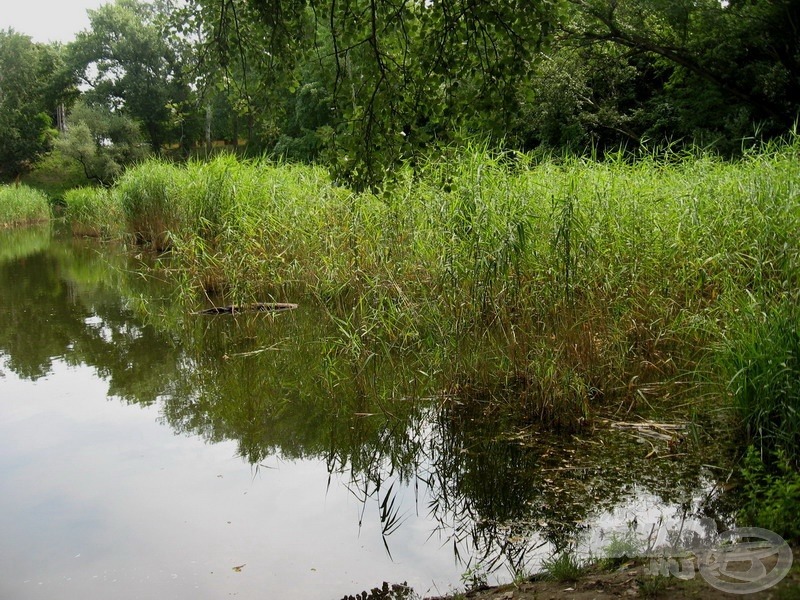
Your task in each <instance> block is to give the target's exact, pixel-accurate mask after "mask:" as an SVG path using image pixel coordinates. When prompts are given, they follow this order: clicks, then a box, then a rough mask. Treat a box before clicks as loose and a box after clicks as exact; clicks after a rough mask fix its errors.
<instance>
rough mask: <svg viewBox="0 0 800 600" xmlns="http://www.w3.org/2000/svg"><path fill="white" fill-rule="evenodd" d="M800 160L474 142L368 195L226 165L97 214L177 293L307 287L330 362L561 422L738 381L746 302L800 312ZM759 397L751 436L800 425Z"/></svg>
mask: <svg viewBox="0 0 800 600" xmlns="http://www.w3.org/2000/svg"><path fill="white" fill-rule="evenodd" d="M799 153H800V142H798V140H797V139H794V140H793V141H792V142H791V143H788V144H784V145H781V146H774V147H770V148H764V149H762V151H761V152H759V153H754V154H752V155H749V156H746V157H745V158H744V159H742V160H740V161H737V162H726V161H723V160H721V159H718V158H716V157H714V156H710V155H703V154H699V155H681V156H677V155H668V156H666V157H663V156H662V157H643V158H641V159H639V160H637V161H635V162H631V161H629V160H626V159H625V158H624V157H622V156H620V157H618V158H616V159H614V158H611V159H607V160H605V161H604V162H595V161H588V160H582V159H557V158H551V159H546V160H537V159H535V158H534V157H530V156H525V155H519V154H513V155H509V154H493V153H491V152H489V151H488V150H487V149H486V148H483V147H471V148H466V149H458V150H452V151H451V152H449V153H445V155H444V156H442V157H441V158H440V159H437V160H431V161H429V162H428V163H426V164H424V165H422V166H417V168H415V169H413V170H412V169H411V168H410V167H409V168H407V169H405V170H402V171H400V172H399V173H397V174H396V177H395V178H393V179H392V180H391V182H388V183H387V184H386V185H385V187H384V188H383V189H381V190H378V191H375V192H371V193H359V194H356V193H353V192H351V191H349V190H347V189H345V188H343V187H339V186H337V185H336V184H335V183H334V182H332V181H331V180H330V179H329V177H328V175H327V173H326V172H325V171H324V170H322V169H318V168H314V167H308V166H295V165H276V164H272V163H267V162H264V161H252V162H240V161H238V160H237V159H235V158H233V157H230V156H219V157H216V158H214V159H213V160H211V161H209V162H207V163H203V162H190V163H189V164H188V165H185V166H176V165H173V164H169V163H165V162H158V161H151V162H148V163H145V164H143V165H141V166H139V167H136V168H133V169H131V170H129V171H128V172H127V173H126V174H125V176H124V177H123V178H122V179H121V180H120V181H119V183H118V185H117V186H116V187H115V188H114V189H113V190H112V191H111V193H110V196H108V197H107V196H104V195H103V194H104V193H103V192H99V191H98V192H97V204H98V206H100V205H102V206H104V207H105V208H103V209H102V210H107V211H111V212H113V211H114V210H117V209H118V208H119V209H121V210H122V212H123V214H124V216H125V221H126V223H127V230H128V232H129V233H130V234H132V235H133V236H135V238H136V239H137V240H138V241H139V242H140V243H145V244H150V245H152V246H153V247H155V248H157V249H159V250H163V249H166V248H170V249H171V250H172V254H173V257H174V260H173V261H172V262H171V267H172V268H177V269H178V271H179V276H180V277H181V278H182V280H183V281H184V283H185V289H186V290H195V291H202V292H204V293H206V294H214V298H215V300H216V301H217V302H219V303H223V302H224V303H232V302H249V301H253V300H265V299H275V300H286V299H297V298H299V297H302V296H304V295H313V296H316V297H317V298H318V299H320V300H321V301H322V302H323V303H324V304H325V305H326V306H327V307H328V309H329V311H330V316H331V318H332V319H334V320H335V321H336V322H337V323H338V325H339V330H340V332H341V335H340V336H339V338H338V339H337V340H335V342H334V344H335V345H336V347H337V352H341V353H346V354H348V355H350V356H353V357H356V358H360V359H361V360H362V361H363V362H364V364H366V363H368V362H369V361H370V360H371V357H373V356H375V355H376V354H380V355H387V354H391V353H396V352H414V353H416V354H418V355H420V356H424V357H425V362H426V363H427V364H429V365H430V367H431V371H432V372H436V371H437V370H438V371H446V374H447V376H446V378H445V380H446V381H447V383H446V387H449V388H450V390H451V391H453V392H458V393H460V394H461V395H462V396H463V397H466V398H469V399H470V400H469V401H470V402H477V403H479V404H481V405H482V406H484V407H485V411H486V413H487V414H491V415H498V414H500V415H512V416H513V418H514V419H517V420H521V421H523V422H526V421H543V422H546V423H549V424H551V425H552V426H554V427H562V428H567V429H569V428H575V427H579V426H580V425H581V424H582V423H584V422H586V420H587V419H589V418H590V417H591V414H592V411H593V409H594V408H595V407H603V406H605V407H609V406H611V407H622V408H624V409H625V410H626V411H631V410H633V409H635V408H637V407H639V408H645V409H647V407H648V405H649V404H652V403H653V402H656V401H657V399H661V401H662V402H663V401H665V400H666V401H667V402H672V403H675V404H680V405H684V404H685V401H683V400H682V399H680V398H679V397H678V396H679V395H680V394H681V393H684V392H688V391H690V392H691V393H692V394H694V395H697V394H698V390H697V386H698V383H699V382H701V381H705V382H708V381H711V382H718V383H719V384H720V385H722V386H723V387H724V386H726V385H727V383H728V382H729V381H731V380H733V379H734V378H733V374H734V373H736V372H738V371H739V369H740V367H739V366H738V363H735V361H734V362H733V363H732V362H731V361H730V360H729V359H728V358H725V357H729V356H730V351H731V348H738V347H739V346H741V345H742V344H745V345H746V338H747V336H748V335H753V334H752V333H751V334H748V333H747V331H749V330H748V327H750V325H749V323H751V321H750V320H748V319H747V318H745V317H744V316H743V315H744V312H746V311H744V308H743V307H748V306H749V307H751V308H753V307H757V308H758V311H759V312H760V313H761V312H763V313H764V314H776V315H779V314H783V313H782V312H781V311H782V310H783V309H782V308H781V307H785V306H792V305H794V304H796V301H797V294H798V292H797V290H798V289H800V281H799V280H798V279H799V277H798V274H799V273H800V269H798V243H797V237H796V231H798V230H800V202H798V196H799V190H800V183H798V182H800V177H798V175H800V168H799V167H798V154H799ZM98 220H101V219H99V218H98V217H97V216H96V215H93V216H92V217H91V221H93V222H96V221H98ZM111 220H113V218H112V219H111ZM753 310H755V309H753ZM776 318H777V317H776ZM782 318H783V317H782ZM781 323H782V321H781V322H780V323H778V322H776V324H775V326H776V327H778V328H780V329H781V330H782V331H783V330H784V329H785V327H783V325H782V324H781ZM754 335H755V338H754V339H762V338H763V332H762V333H755V334H754ZM794 339H796V338H794ZM781 343H782V342H781ZM734 352H739V350H734ZM755 352H761V353H762V354H764V355H765V356H766V355H769V354H770V353H771V352H772V350H771V349H770V348H762V349H759V350H756V351H755ZM730 364H733V367H732V368H733V369H734V373H731V372H730V369H729V365H730ZM741 376H742V375H741V374H739V375H738V378H737V381H738V380H740V379H741ZM748 377H750V376H749V375H748ZM793 378H794V379H793ZM751 379H752V377H751ZM795 380H796V372H793V373H792V374H789V375H787V378H786V379H785V381H784V384H786V385H790V382H791V381H795ZM787 382H789V383H787ZM784 384H781V385H784ZM786 385H784V388H785V387H786ZM725 389H726V391H725V393H727V388H725ZM782 389H783V388H782ZM795 389H796V386H795ZM717 390H719V388H717ZM715 393H716V394H717V397H719V396H720V395H721V394H720V393H719V392H718V391H717V392H715ZM751 396H752V394H751ZM757 396H758V398H759V399H758V403H761V402H778V403H781V402H783V403H784V405H785V406H784V408H783V409H781V408H778V409H777V412H776V411H771V409H769V410H768V409H766V408H765V407H764V406H762V405H760V404H759V405H758V406H757V407H756V405H755V404H752V402H750V401H748V400H742V401H738V400H737V406H739V407H740V409H741V411H742V416H743V418H744V421H745V422H747V423H749V422H750V421H749V419H751V418H755V419H756V422H757V423H758V425H753V426H751V428H750V431H751V434H754V432H755V430H754V429H753V427H754V426H755V427H761V429H759V431H763V426H762V425H763V423H765V422H769V423H771V424H772V425H771V426H772V427H773V429H772V431H773V432H777V431H779V430H780V429H781V428H782V427H783V425H784V424H787V423H788V421H786V420H787V419H795V418H796V413H795V412H792V410H791V407H792V406H793V404H792V403H796V400H794V399H793V397H792V398H789V399H788V400H785V398H787V397H785V396H782V395H780V393H779V394H778V396H777V399H773V400H769V399H765V398H763V397H762V396H761V395H758V394H757ZM756 411H757V415H761V416H754V415H756ZM765 415H766V416H765ZM792 423H793V424H792V427H793V428H794V429H793V431H795V432H796V431H797V427H796V425H797V423H796V422H795V421H792ZM794 435H796V433H795V434H794Z"/></svg>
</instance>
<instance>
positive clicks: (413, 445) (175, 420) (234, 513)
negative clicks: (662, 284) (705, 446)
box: [0, 229, 715, 600]
mask: <svg viewBox="0 0 800 600" xmlns="http://www.w3.org/2000/svg"><path fill="white" fill-rule="evenodd" d="M137 267H138V265H137V263H136V259H135V258H134V257H132V256H130V255H125V254H123V253H122V252H121V251H120V250H118V249H116V248H115V247H113V246H102V245H99V244H96V243H88V242H81V241H76V240H70V239H67V238H65V239H61V238H59V237H58V236H56V235H54V234H53V232H51V231H50V230H49V229H30V230H21V231H0V532H2V535H1V536H0V598H9V599H12V598H13V599H19V600H25V599H38V598H42V599H48V600H56V599H73V598H83V599H94V598H97V599H100V598H116V599H127V598H163V599H166V598H175V599H184V598H186V599H189V598H191V599H196V598H215V599H216V598H223V597H240V598H269V597H293V598H311V599H314V598H320V599H322V598H334V599H335V598H341V597H342V596H343V595H345V594H355V593H357V592H359V591H361V590H364V589H369V588H371V587H374V586H379V585H380V584H381V582H383V581H389V582H398V583H399V582H403V581H407V582H408V583H409V584H410V585H411V586H413V587H414V588H415V590H416V591H417V592H418V593H419V594H421V595H425V594H438V593H445V592H447V591H448V590H450V589H452V588H458V587H461V586H462V585H463V582H462V575H463V574H464V573H465V572H467V571H470V572H472V573H477V574H485V575H486V576H487V579H488V580H489V582H493V581H502V580H508V579H510V578H511V576H512V573H513V572H514V571H515V570H516V569H526V570H533V569H535V568H536V567H537V566H538V565H539V564H540V561H541V559H542V558H543V557H547V556H548V555H549V554H550V553H551V552H552V551H553V550H554V549H555V548H556V547H558V546H563V545H565V544H570V543H572V544H575V545H576V547H577V548H578V550H579V551H580V552H581V553H583V554H587V553H589V552H594V553H597V552H598V551H599V549H600V546H602V539H607V537H608V534H609V532H614V531H619V532H624V531H631V527H633V529H634V530H636V529H637V528H638V530H639V531H640V532H647V531H652V530H653V527H666V526H667V525H670V524H672V525H674V524H675V523H680V522H685V523H687V524H691V523H693V522H697V521H696V520H697V518H699V517H701V516H704V515H705V514H707V513H708V512H709V511H710V510H711V507H710V500H709V498H710V495H709V493H710V491H711V489H712V488H713V483H714V482H713V476H714V474H715V469H714V466H713V465H708V462H709V460H708V459H707V457H702V456H700V457H697V460H694V461H686V463H675V462H670V461H645V456H646V455H647V448H642V447H641V446H642V445H641V443H640V440H638V441H637V440H635V439H632V438H631V436H629V435H628V436H627V437H626V436H625V435H617V436H616V437H614V436H613V435H611V434H609V435H604V436H603V437H602V439H601V438H599V437H598V436H596V435H595V436H592V435H587V436H583V437H581V438H577V437H569V438H564V439H555V438H553V437H552V436H548V435H546V434H544V433H536V432H528V433H526V434H525V435H517V434H515V435H511V434H509V433H508V432H507V428H504V427H502V424H498V423H486V422H484V421H485V420H481V419H480V415H479V414H473V412H471V409H469V408H465V407H464V405H463V404H462V403H459V402H457V401H456V402H453V401H448V400H446V399H443V398H442V395H441V394H437V392H436V382H435V378H434V377H431V376H429V374H428V373H426V371H425V368H424V365H418V364H412V363H411V362H409V361H405V362H404V361H397V360H390V361H382V362H381V361H377V360H376V361H372V362H371V363H370V364H369V365H368V366H365V365H364V364H363V363H362V362H360V360H359V357H357V356H351V353H349V352H348V350H347V349H346V347H345V346H343V345H342V344H341V343H339V342H338V341H337V337H336V336H337V329H336V327H335V326H334V325H331V324H329V323H328V321H326V319H325V318H324V316H323V314H322V313H321V312H320V311H319V310H317V309H315V308H314V307H313V306H310V305H306V304H304V303H302V302H301V307H300V309H298V310H297V311H293V312H291V313H284V314H280V315H276V316H271V315H243V316H239V317H236V318H231V317H230V316H219V317H210V318H209V317H200V316H194V315H190V314H188V311H186V310H184V309H181V308H179V307H177V306H175V304H174V303H173V302H172V301H171V298H173V297H174V290H173V289H171V287H170V286H169V285H168V284H167V283H164V282H159V281H158V280H157V279H156V278H145V277H142V276H141V275H139V274H137V270H136V269H137ZM286 300H297V299H292V298H287V299H286ZM637 461H638V462H637ZM703 464H705V466H702V465H703ZM634 521H635V522H636V525H632V523H634ZM689 526H690V525H687V527H689Z"/></svg>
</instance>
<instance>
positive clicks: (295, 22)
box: [0, 0, 800, 186]
mask: <svg viewBox="0 0 800 600" xmlns="http://www.w3.org/2000/svg"><path fill="white" fill-rule="evenodd" d="M89 17H90V27H89V29H87V30H86V31H83V32H80V33H78V34H77V36H76V39H75V41H74V42H72V43H70V44H67V45H66V46H58V45H41V44H34V43H33V42H31V41H30V39H29V38H27V37H26V36H24V35H22V34H19V33H16V32H13V31H10V30H9V31H5V32H0V136H2V139H3V142H4V143H3V147H2V148H3V149H2V154H0V175H2V176H3V177H6V178H7V177H11V176H16V175H17V174H19V173H20V172H23V171H24V170H25V169H28V168H30V167H31V166H32V165H33V164H34V163H35V161H36V158H37V156H40V155H41V154H42V153H43V152H45V151H47V149H48V148H49V147H50V146H51V145H52V142H53V139H54V138H55V133H54V132H53V130H52V126H53V118H54V115H55V114H56V110H57V107H58V106H60V105H66V106H67V109H68V113H70V114H69V115H68V118H67V120H68V122H69V123H71V125H72V126H71V127H70V128H68V130H67V133H66V134H65V135H63V136H62V138H65V139H62V141H61V142H60V144H61V148H62V150H63V151H64V152H68V153H69V152H71V153H72V155H73V156H74V157H75V158H77V159H78V160H79V161H81V162H82V164H83V165H84V168H85V169H86V170H87V174H89V176H91V177H93V178H95V179H98V180H100V181H105V180H107V179H109V178H113V177H114V176H115V174H116V173H118V172H119V169H121V168H122V167H123V165H124V164H125V162H126V161H131V160H136V159H137V157H138V156H139V155H140V154H141V151H140V150H139V149H140V148H145V149H147V148H149V150H150V151H152V152H162V151H163V150H164V149H165V148H166V147H171V148H173V149H175V150H177V151H178V152H180V153H182V154H184V155H188V154H189V153H190V152H191V151H192V149H193V148H196V147H198V146H202V145H207V144H209V143H210V142H211V141H212V140H220V139H224V140H227V141H228V142H229V143H231V144H233V145H236V144H238V143H239V141H240V140H243V141H245V142H246V148H247V151H248V152H250V153H258V154H262V153H268V154H274V155H277V156H281V157H285V158H288V159H292V160H302V161H322V162H325V163H327V164H329V165H330V166H331V167H332V169H333V171H334V172H335V173H336V174H337V176H339V177H342V178H344V179H346V180H348V181H349V182H351V183H352V184H354V185H356V186H363V185H370V184H372V183H374V182H376V181H380V180H381V179H382V178H383V176H384V175H385V174H386V172H388V171H389V170H391V169H392V167H393V166H394V165H396V164H397V162H398V161H401V160H409V159H412V160H413V159H414V157H416V156H419V155H420V153H426V152H429V151H431V150H434V151H435V149H436V148H438V147H440V145H443V144H450V143H453V142H459V141H460V140H463V139H465V138H474V137H479V138H482V139H488V140H490V141H491V142H492V143H493V144H494V145H496V146H498V147H502V148H509V149H519V150H532V149H536V148H544V149H548V150H555V151H559V152H562V151H567V152H575V153H583V152H588V151H591V152H593V153H595V154H599V155H602V153H604V152H606V151H609V150H617V149H620V148H628V149H635V148H640V147H642V146H643V145H644V146H647V147H658V146H663V145H665V144H672V145H676V144H678V145H679V144H701V145H704V146H710V147H715V148H716V149H718V150H719V151H721V152H723V153H733V152H736V151H737V150H739V149H740V148H741V144H742V141H743V140H747V139H755V138H759V139H764V138H770V137H773V136H778V135H781V134H783V133H785V132H786V131H787V130H788V129H789V128H790V127H792V125H793V124H794V123H795V121H796V119H797V118H798V98H800V35H799V34H798V32H799V31H800V3H798V2H796V1H794V0H729V1H727V2H720V1H719V0H501V1H493V2H478V1H476V0H428V1H423V0H325V1H323V0H184V1H178V0H154V1H152V2H149V3H148V2H142V1H139V0H116V1H115V2H114V3H112V4H107V5H105V6H102V7H100V8H98V9H97V10H93V11H89ZM100 113H105V114H106V115H107V117H104V118H103V117H100ZM89 115H93V116H89ZM108 115H113V118H112V117H111V116H108ZM81 119H82V120H81ZM123 120H124V122H123ZM110 121H114V123H115V125H113V126H112V125H111V124H110ZM76 122H77V123H83V124H84V125H85V127H82V128H80V127H75V125H77V123H76ZM112 130H113V132H112ZM137 136H141V139H139V138H137ZM92 147H94V152H95V155H94V156H93V157H92V156H91V150H92ZM113 147H116V150H115V151H114V152H113V156H109V155H110V154H112V152H111V148H113Z"/></svg>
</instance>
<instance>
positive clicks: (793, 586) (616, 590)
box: [428, 547, 800, 600]
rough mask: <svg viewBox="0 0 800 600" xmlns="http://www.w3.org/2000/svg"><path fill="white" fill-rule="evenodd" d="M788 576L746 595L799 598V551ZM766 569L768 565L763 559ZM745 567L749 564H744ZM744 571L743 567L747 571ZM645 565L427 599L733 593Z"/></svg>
mask: <svg viewBox="0 0 800 600" xmlns="http://www.w3.org/2000/svg"><path fill="white" fill-rule="evenodd" d="M793 555H794V558H793V564H792V567H791V570H790V571H789V573H788V574H787V575H786V576H785V577H784V578H783V579H781V581H779V582H778V583H777V584H775V585H774V586H771V587H769V588H768V589H765V590H762V591H758V592H753V593H748V594H747V595H746V597H747V598H752V599H753V600H791V599H795V598H798V597H800V548H798V547H795V548H794V550H793ZM765 564H766V568H767V570H768V571H769V569H770V568H771V567H772V566H774V561H773V563H771V564H770V563H768V562H767V561H765ZM747 567H749V565H747ZM747 567H745V568H747ZM647 568H648V565H645V564H642V563H640V562H636V561H629V562H626V563H625V564H623V565H621V566H620V567H618V568H616V569H614V570H608V569H607V568H604V567H603V566H602V565H594V566H592V567H589V568H587V569H586V570H585V571H584V572H583V573H582V574H581V575H580V576H579V577H577V578H576V579H574V580H569V581H553V580H548V579H547V577H546V576H544V577H540V578H534V579H533V580H525V581H520V582H517V583H512V584H508V585H503V586H496V587H489V588H483V589H476V590H473V591H469V592H464V593H456V594H452V595H448V596H439V597H431V598H429V599H428V600H512V599H513V600H562V599H568V600H611V599H615V598H670V599H671V600H672V599H674V600H689V599H703V600H706V599H709V600H718V599H719V600H722V599H723V598H732V597H734V595H733V594H730V593H728V592H725V591H722V590H719V589H717V588H715V587H713V586H711V585H709V583H708V582H707V581H706V580H705V579H703V577H701V575H700V574H699V573H694V576H693V577H692V578H691V579H687V580H681V579H678V578H677V577H665V576H660V577H659V576H652V575H650V574H648V572H647Z"/></svg>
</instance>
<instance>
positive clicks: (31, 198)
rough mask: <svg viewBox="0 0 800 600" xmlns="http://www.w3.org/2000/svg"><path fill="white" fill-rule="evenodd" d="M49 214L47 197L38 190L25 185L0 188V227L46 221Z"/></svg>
mask: <svg viewBox="0 0 800 600" xmlns="http://www.w3.org/2000/svg"><path fill="white" fill-rule="evenodd" d="M51 214H52V213H51V210H50V203H49V202H48V200H47V196H45V195H44V194H43V193H42V192H40V191H39V190H36V189H34V188H31V187H28V186H26V185H2V186H0V227H14V226H19V225H30V224H32V223H38V222H41V221H46V220H48V219H49V218H50V217H51Z"/></svg>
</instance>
